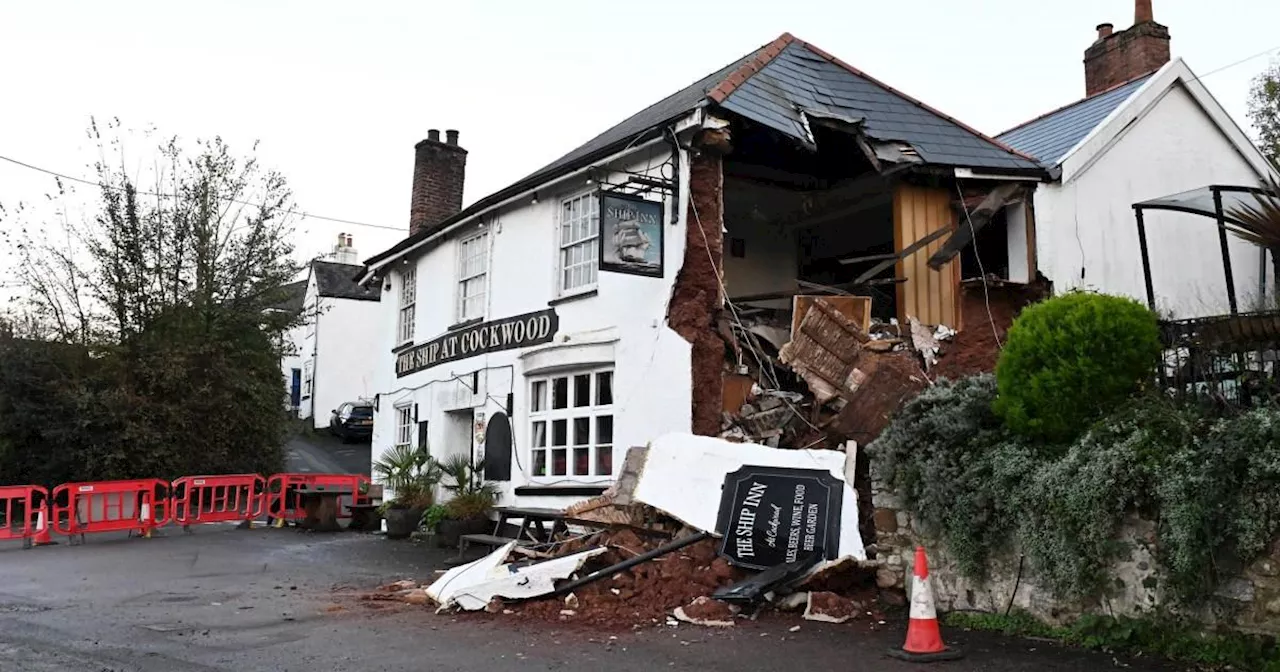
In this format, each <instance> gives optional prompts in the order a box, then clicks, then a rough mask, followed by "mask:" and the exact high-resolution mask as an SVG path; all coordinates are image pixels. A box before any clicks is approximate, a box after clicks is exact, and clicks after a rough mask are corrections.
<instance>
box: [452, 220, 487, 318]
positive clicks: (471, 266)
mask: <svg viewBox="0 0 1280 672" xmlns="http://www.w3.org/2000/svg"><path fill="white" fill-rule="evenodd" d="M488 285H489V231H488V229H482V230H480V231H477V232H476V233H474V234H472V235H470V236H467V237H466V238H461V239H459V240H458V285H457V300H456V302H455V303H456V304H457V310H456V317H457V321H458V322H466V321H467V320H474V319H482V318H484V314H485V310H486V308H487V307H488V291H489V286H488Z"/></svg>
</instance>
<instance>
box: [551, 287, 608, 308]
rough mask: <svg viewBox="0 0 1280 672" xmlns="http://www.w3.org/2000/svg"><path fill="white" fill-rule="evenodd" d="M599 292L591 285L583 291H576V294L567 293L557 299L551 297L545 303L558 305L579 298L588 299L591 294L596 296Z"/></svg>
mask: <svg viewBox="0 0 1280 672" xmlns="http://www.w3.org/2000/svg"><path fill="white" fill-rule="evenodd" d="M599 293H600V290H599V289H597V288H595V287H592V288H591V289H588V290H587V291H585V292H578V293H577V294H567V295H565V296H562V297H560V298H558V299H551V300H550V301H548V302H547V305H548V306H558V305H560V304H563V303H569V302H571V301H577V300H579V299H589V298H591V297H593V296H596V295H597V294H599Z"/></svg>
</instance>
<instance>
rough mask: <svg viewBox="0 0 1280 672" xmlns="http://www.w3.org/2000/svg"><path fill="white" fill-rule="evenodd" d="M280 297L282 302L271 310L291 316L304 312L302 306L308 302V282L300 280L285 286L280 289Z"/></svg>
mask: <svg viewBox="0 0 1280 672" xmlns="http://www.w3.org/2000/svg"><path fill="white" fill-rule="evenodd" d="M280 296H281V299H280V302H279V303H277V304H275V305H274V306H271V308H273V309H275V310H279V311H281V312H285V313H289V314H290V315H296V314H298V313H300V312H302V306H303V304H304V303H305V302H306V300H307V281H306V280H299V281H297V282H291V283H289V284H287V285H284V286H283V287H281V288H280Z"/></svg>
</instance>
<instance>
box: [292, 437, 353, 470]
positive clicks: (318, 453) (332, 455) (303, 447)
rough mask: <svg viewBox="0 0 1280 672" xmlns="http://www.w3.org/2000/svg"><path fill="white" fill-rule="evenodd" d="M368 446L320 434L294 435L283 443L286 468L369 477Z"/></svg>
mask: <svg viewBox="0 0 1280 672" xmlns="http://www.w3.org/2000/svg"><path fill="white" fill-rule="evenodd" d="M369 452H370V447H369V444H368V443H367V442H366V443H351V444H344V443H342V442H341V441H339V440H338V439H335V438H333V437H332V436H329V435H328V434H323V433H316V434H311V433H304V434H295V435H292V436H290V437H289V440H288V442H287V443H285V468H286V469H288V470H289V471H290V472H311V473H317V474H368V473H369Z"/></svg>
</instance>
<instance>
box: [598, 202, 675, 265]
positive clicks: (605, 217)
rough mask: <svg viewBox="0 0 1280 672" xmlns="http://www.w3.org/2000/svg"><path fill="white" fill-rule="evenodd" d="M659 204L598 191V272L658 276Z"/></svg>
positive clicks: (660, 229) (659, 253)
mask: <svg viewBox="0 0 1280 672" xmlns="http://www.w3.org/2000/svg"><path fill="white" fill-rule="evenodd" d="M664 233H665V232H664V231H663V228H662V203H659V202H657V201H650V200H646V199H643V198H640V197H639V196H630V195H626V194H617V193H610V192H607V191H602V192H600V270H602V271H613V272H615V273H632V274H635V275H648V276H651V277H655V278H661V277H662V244H663V241H662V238H663V235H664Z"/></svg>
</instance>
